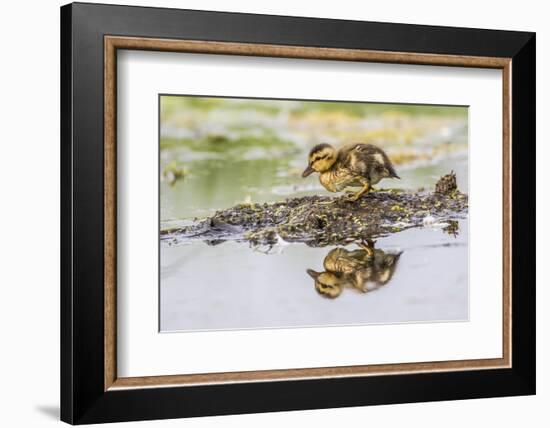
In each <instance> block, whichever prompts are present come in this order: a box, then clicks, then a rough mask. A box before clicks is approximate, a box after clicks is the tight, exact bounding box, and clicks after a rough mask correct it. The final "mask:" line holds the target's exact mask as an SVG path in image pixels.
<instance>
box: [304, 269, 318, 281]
mask: <svg viewBox="0 0 550 428" xmlns="http://www.w3.org/2000/svg"><path fill="white" fill-rule="evenodd" d="M306 272H307V274H308V275H309V276H311V277H312V278H313V279H317V277H318V276H319V275H320V274H319V272H315V271H314V270H313V269H308V270H307V271H306Z"/></svg>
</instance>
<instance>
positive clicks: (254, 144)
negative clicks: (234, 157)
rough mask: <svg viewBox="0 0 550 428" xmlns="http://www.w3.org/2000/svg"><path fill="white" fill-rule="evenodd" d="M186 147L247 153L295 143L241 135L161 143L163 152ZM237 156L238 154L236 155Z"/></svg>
mask: <svg viewBox="0 0 550 428" xmlns="http://www.w3.org/2000/svg"><path fill="white" fill-rule="evenodd" d="M178 147H185V148H188V149H190V150H193V151H196V152H217V153H225V152H229V153H230V152H232V151H233V152H235V151H236V152H239V153H242V152H246V151H247V150H249V149H252V148H263V149H265V150H269V151H272V150H281V149H287V150H288V149H292V148H294V147H295V145H294V143H292V142H291V141H288V140H284V139H282V138H278V137H275V136H270V137H269V138H266V137H264V136H258V135H240V136H238V137H237V138H230V137H229V136H227V135H220V134H208V135H205V136H203V137H199V138H180V139H178V138H173V137H163V138H161V141H160V148H161V150H168V149H174V148H178ZM236 154H237V153H236Z"/></svg>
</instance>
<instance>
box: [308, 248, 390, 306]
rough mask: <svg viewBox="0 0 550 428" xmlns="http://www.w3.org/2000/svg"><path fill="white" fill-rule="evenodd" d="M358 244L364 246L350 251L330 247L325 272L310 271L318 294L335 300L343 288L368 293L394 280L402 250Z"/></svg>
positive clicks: (325, 261)
mask: <svg viewBox="0 0 550 428" xmlns="http://www.w3.org/2000/svg"><path fill="white" fill-rule="evenodd" d="M358 245H359V246H360V247H361V249H359V250H353V251H349V250H346V249H345V248H340V247H339V248H334V249H333V250H331V251H330V252H329V253H328V254H327V256H326V257H325V260H324V261H323V267H324V268H325V271H324V272H316V271H314V270H313V269H308V270H307V273H308V275H309V276H311V277H312V278H313V280H314V281H315V290H316V291H317V292H318V293H319V294H321V295H322V296H325V297H329V298H331V299H334V298H336V297H338V296H339V295H340V294H341V293H342V290H343V289H344V288H351V289H354V290H357V291H359V292H361V293H367V292H369V291H373V290H375V289H377V288H379V287H381V286H383V285H385V284H387V283H388V282H389V281H390V280H391V278H392V277H393V274H394V272H395V269H396V267H397V262H398V261H399V258H400V257H401V253H394V254H392V253H386V252H385V251H382V250H379V249H376V250H375V249H374V241H367V242H363V243H359V244H358Z"/></svg>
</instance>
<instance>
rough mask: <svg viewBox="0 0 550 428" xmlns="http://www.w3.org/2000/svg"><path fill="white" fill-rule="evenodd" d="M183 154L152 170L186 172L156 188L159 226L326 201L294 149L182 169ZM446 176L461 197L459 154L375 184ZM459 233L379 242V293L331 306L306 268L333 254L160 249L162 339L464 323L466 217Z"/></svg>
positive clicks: (432, 229)
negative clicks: (385, 264) (382, 258)
mask: <svg viewBox="0 0 550 428" xmlns="http://www.w3.org/2000/svg"><path fill="white" fill-rule="evenodd" d="M191 155H192V154H191V153H190V152H189V151H186V150H179V149H174V150H164V151H162V152H161V165H162V164H163V163H164V164H166V163H167V162H169V161H171V160H173V159H184V158H185V159H186V162H187V163H186V165H188V170H187V171H186V175H185V179H184V180H181V181H177V182H176V183H173V184H169V183H167V182H162V183H161V204H160V205H161V228H165V227H169V226H172V225H175V224H178V222H181V221H182V219H187V221H189V220H191V219H193V218H200V217H205V216H208V215H211V214H212V213H213V212H214V211H215V210H216V209H220V208H228V207H231V206H233V205H235V204H236V203H241V202H244V201H253V202H270V201H277V200H281V199H285V198H289V197H293V196H302V195H309V194H327V192H326V191H325V190H324V189H322V188H321V186H320V185H319V183H318V181H317V178H316V177H309V178H308V179H307V180H303V179H301V178H300V177H299V172H300V171H301V169H303V167H304V164H303V162H304V159H306V155H305V153H302V152H296V150H292V149H289V151H288V152H284V151H283V152H279V153H278V154H277V156H276V157H274V158H273V157H271V158H270V157H269V156H266V153H265V152H258V153H255V152H254V151H248V152H247V156H246V157H244V158H227V157H226V158H224V157H216V156H213V157H212V158H206V159H205V158H204V157H201V158H197V159H196V160H192V161H189V159H190V156H191ZM450 170H454V171H455V172H456V173H457V180H458V187H459V189H461V190H462V191H464V192H466V193H467V191H468V173H467V171H468V169H467V155H466V154H465V153H462V154H453V155H452V156H451V155H450V156H444V157H442V158H441V159H439V160H434V161H432V162H430V163H424V164H422V165H416V166H415V165H414V164H413V165H409V166H407V167H402V168H399V169H398V172H399V174H400V176H401V177H402V179H401V180H400V181H397V180H386V181H383V182H382V183H380V184H381V185H382V186H383V187H393V188H399V187H401V188H407V189H416V188H420V187H425V188H427V189H431V188H432V187H433V185H434V183H435V182H436V181H437V179H438V178H439V177H440V176H442V175H444V174H446V173H448V172H449V171H450ZM458 225H459V229H458V231H457V233H456V234H455V235H454V234H448V233H446V232H444V231H443V230H442V227H440V226H437V225H436V226H434V225H426V227H424V228H419V229H409V230H406V231H403V232H400V233H395V234H392V235H390V236H387V237H383V238H379V239H378V241H377V242H376V249H378V250H382V251H383V252H385V253H387V254H389V255H397V254H399V256H398V257H396V258H395V259H396V261H395V263H394V265H392V267H391V269H390V270H389V271H388V272H377V273H376V274H377V275H379V276H381V277H384V285H380V286H379V287H378V288H377V289H375V290H373V291H369V292H366V293H362V292H360V291H358V290H357V289H354V288H353V287H346V288H344V289H343V290H342V292H341V294H340V295H339V296H338V297H336V298H334V299H329V298H327V297H324V296H322V295H320V294H319V293H318V292H317V291H316V289H315V287H314V280H313V279H312V277H311V276H310V275H308V273H307V270H308V269H313V270H314V271H317V272H320V271H323V261H324V259H325V257H327V255H328V253H329V252H330V251H331V250H333V249H334V248H335V247H324V248H311V247H308V246H306V245H304V244H300V243H296V244H287V243H281V244H280V245H278V246H276V247H274V248H272V249H271V250H270V251H268V252H266V251H264V250H265V249H254V248H250V247H249V245H248V244H245V243H237V242H224V243H221V244H219V245H216V246H209V245H206V244H205V243H204V242H200V241H192V242H188V243H185V242H183V243H181V244H179V245H172V246H170V245H168V244H165V243H162V244H161V249H160V250H161V257H160V260H161V281H160V328H161V331H165V332H168V331H189V330H222V329H248V328H280V327H303V326H325V325H350V324H368V323H401V322H437V321H456V320H467V319H468V222H467V219H466V218H462V219H459V221H458ZM357 248H358V247H357V246H355V245H349V246H347V247H346V249H347V250H350V251H351V250H355V249H357ZM367 282H368V281H367Z"/></svg>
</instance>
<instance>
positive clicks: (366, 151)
mask: <svg viewBox="0 0 550 428" xmlns="http://www.w3.org/2000/svg"><path fill="white" fill-rule="evenodd" d="M313 172H318V173H319V174H320V175H319V181H320V182H321V184H322V185H323V187H324V188H325V189H327V190H328V191H329V192H340V191H342V190H344V189H345V188H346V187H361V189H360V190H359V191H358V192H356V193H352V194H350V196H348V199H349V200H350V201H357V200H358V199H359V198H360V197H361V196H363V195H364V194H366V193H368V192H369V191H370V189H371V186H372V185H374V184H376V183H378V182H379V181H380V180H382V179H383V178H400V177H399V176H398V175H397V173H396V172H395V169H394V167H393V165H392V163H391V161H390V159H389V158H388V155H386V153H385V152H384V151H383V150H382V149H380V148H379V147H376V146H374V145H372V144H360V143H359V144H349V145H346V146H344V147H342V148H341V149H340V150H338V151H337V150H336V149H335V148H334V147H332V146H331V145H330V144H318V145H316V146H315V147H313V148H312V149H311V151H310V152H309V156H308V166H307V168H306V169H305V170H304V172H303V173H302V177H304V178H305V177H307V176H308V175H310V174H311V173H313Z"/></svg>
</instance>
